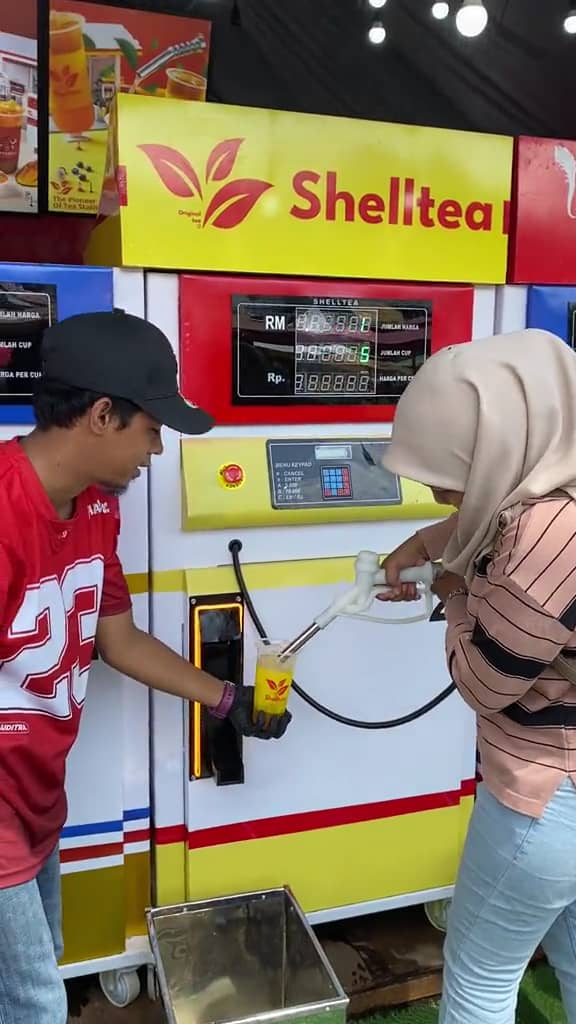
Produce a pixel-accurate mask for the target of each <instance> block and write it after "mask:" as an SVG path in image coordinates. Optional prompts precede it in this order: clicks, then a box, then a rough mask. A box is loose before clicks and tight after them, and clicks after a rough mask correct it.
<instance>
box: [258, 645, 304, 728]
mask: <svg viewBox="0 0 576 1024" xmlns="http://www.w3.org/2000/svg"><path fill="white" fill-rule="evenodd" d="M287 643H288V641H287V640H260V639H258V640H257V641H256V655H257V656H256V676H255V680H254V716H255V717H256V716H257V715H258V714H261V713H263V714H264V715H265V716H266V717H268V716H269V715H283V714H284V712H285V710H286V707H287V705H288V698H289V696H290V690H291V688H292V680H293V679H294V665H295V661H296V656H295V655H294V654H291V655H290V656H289V657H288V658H286V659H282V658H281V657H280V656H281V654H282V651H283V650H284V648H285V647H286V645H287Z"/></svg>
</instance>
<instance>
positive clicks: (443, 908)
mask: <svg viewBox="0 0 576 1024" xmlns="http://www.w3.org/2000/svg"><path fill="white" fill-rule="evenodd" d="M451 902H452V901H451V900H431V902H430V903H425V904H424V911H425V913H426V917H427V918H428V920H429V922H430V924H431V925H432V927H433V928H436V930H437V931H439V932H445V931H446V928H447V925H448V914H449V912H450V904H451Z"/></svg>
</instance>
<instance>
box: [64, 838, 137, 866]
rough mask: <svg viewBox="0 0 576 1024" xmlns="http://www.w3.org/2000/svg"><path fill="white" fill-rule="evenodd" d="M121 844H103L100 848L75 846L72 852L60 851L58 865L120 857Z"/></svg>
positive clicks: (121, 851) (121, 852)
mask: <svg viewBox="0 0 576 1024" xmlns="http://www.w3.org/2000/svg"><path fill="white" fill-rule="evenodd" d="M123 852H124V850H123V843H104V844H103V845H100V846H76V847H75V848H74V849H72V850H62V849H61V850H60V863H61V864H70V863H71V862H73V861H77V860H99V859H100V858H102V857H116V856H118V855H120V856H122V854H123Z"/></svg>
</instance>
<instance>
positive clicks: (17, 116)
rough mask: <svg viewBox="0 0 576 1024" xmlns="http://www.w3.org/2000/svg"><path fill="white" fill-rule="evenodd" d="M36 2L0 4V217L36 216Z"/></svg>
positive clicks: (0, 0) (26, 0) (34, 0)
mask: <svg viewBox="0 0 576 1024" xmlns="http://www.w3.org/2000/svg"><path fill="white" fill-rule="evenodd" d="M37 36H38V33H37V19H36V0H17V2H15V3H9V2H8V0H3V2H2V0H0V213H36V212H37V210H38V38H37Z"/></svg>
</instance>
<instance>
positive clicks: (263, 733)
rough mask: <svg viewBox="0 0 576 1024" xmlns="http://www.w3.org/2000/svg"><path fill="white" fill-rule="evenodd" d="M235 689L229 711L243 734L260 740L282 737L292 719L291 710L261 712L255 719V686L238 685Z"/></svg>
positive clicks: (236, 726) (233, 722)
mask: <svg viewBox="0 0 576 1024" xmlns="http://www.w3.org/2000/svg"><path fill="white" fill-rule="evenodd" d="M235 689H236V692H235V694H234V703H233V704H232V707H231V708H230V711H229V712H228V718H229V719H230V721H231V722H232V725H233V726H234V728H235V729H237V730H238V732H240V733H242V735H243V736H254V737H255V738H256V739H258V740H271V739H274V740H279V739H281V737H282V736H283V735H284V733H285V732H286V729H287V728H288V726H289V725H290V722H291V721H292V715H291V714H290V712H289V711H285V712H284V714H283V715H264V714H263V713H262V712H260V713H259V714H258V715H257V716H256V718H255V719H254V717H253V704H254V687H253V686H237V687H236V688H235ZM267 718H268V720H269V724H267V722H266V719H267Z"/></svg>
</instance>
